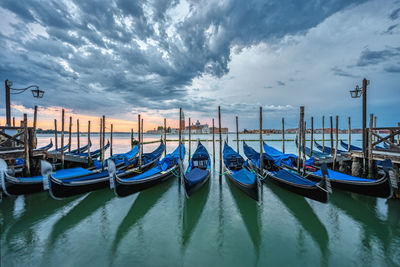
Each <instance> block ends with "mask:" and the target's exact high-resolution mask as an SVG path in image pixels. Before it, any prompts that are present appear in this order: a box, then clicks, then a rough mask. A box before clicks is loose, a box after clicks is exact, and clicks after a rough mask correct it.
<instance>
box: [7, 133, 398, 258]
mask: <svg viewBox="0 0 400 267" xmlns="http://www.w3.org/2000/svg"><path fill="white" fill-rule="evenodd" d="M43 142H44V141H43ZM116 143H117V144H119V143H118V142H116ZM120 143H121V144H122V143H124V142H123V140H122V141H120ZM156 145H157V144H155V146H156ZM205 145H206V146H207V148H208V150H209V151H210V152H211V151H212V144H211V143H209V144H205ZM252 145H253V146H254V147H257V144H256V143H254V144H252ZM123 147H124V146H123ZM277 147H279V144H278V145H277ZM153 148H154V146H153V147H148V148H147V149H149V150H151V149H153ZM217 148H218V146H217ZM172 149H173V145H171V147H170V148H169V150H172ZM116 150H117V152H118V149H116ZM120 150H122V147H121V148H120ZM193 150H194V149H193V148H192V153H193ZM217 151H218V149H217ZM218 162H219V161H218V159H217V161H216V164H217V167H216V168H217V169H219V167H218ZM0 216H1V224H0V226H1V243H0V244H1V266H396V265H400V201H392V200H389V201H388V200H386V199H376V198H371V197H364V196H360V195H356V194H350V193H346V192H341V191H335V192H334V194H332V195H331V197H330V202H329V203H328V204H322V203H318V202H315V201H312V200H308V199H305V198H303V197H301V196H298V195H295V194H293V193H290V192H287V191H285V190H284V189H281V188H280V187H277V186H275V185H272V184H269V183H267V184H264V185H263V186H262V194H261V200H260V201H259V202H255V201H254V200H252V199H251V198H249V197H247V196H246V195H245V194H243V193H242V192H241V191H240V190H238V189H237V188H236V187H235V186H233V185H231V184H230V183H229V181H228V180H227V178H226V177H224V176H222V177H221V179H220V177H219V176H218V175H217V174H214V175H213V176H212V177H211V179H210V182H209V183H208V184H207V185H206V186H205V187H203V188H202V189H201V190H200V191H198V192H197V193H195V195H194V196H193V197H192V198H190V199H187V198H186V197H185V193H184V187H183V186H182V185H181V184H180V181H179V180H178V179H177V178H175V177H174V178H172V179H170V180H168V181H166V182H165V183H163V184H160V185H158V186H156V187H153V188H151V189H148V190H146V191H143V192H141V193H138V194H134V195H131V196H129V197H126V198H117V197H115V195H114V193H113V192H112V191H111V190H110V189H104V190H99V191H95V192H91V193H89V194H85V195H79V196H77V197H73V198H68V199H65V200H62V201H57V200H53V199H51V197H50V196H49V195H48V193H38V194H34V195H29V196H19V197H17V198H15V199H11V198H5V199H3V202H2V203H0Z"/></svg>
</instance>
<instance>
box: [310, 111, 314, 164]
mask: <svg viewBox="0 0 400 267" xmlns="http://www.w3.org/2000/svg"><path fill="white" fill-rule="evenodd" d="M313 143H314V117H311V144H310V157H312V152H313Z"/></svg>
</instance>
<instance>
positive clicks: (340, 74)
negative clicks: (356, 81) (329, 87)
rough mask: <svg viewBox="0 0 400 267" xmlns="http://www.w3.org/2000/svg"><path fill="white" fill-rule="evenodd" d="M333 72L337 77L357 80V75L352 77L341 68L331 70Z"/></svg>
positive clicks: (336, 67)
mask: <svg viewBox="0 0 400 267" xmlns="http://www.w3.org/2000/svg"><path fill="white" fill-rule="evenodd" d="M331 71H332V72H333V74H334V75H336V76H341V77H349V78H357V76H356V75H352V74H350V73H348V72H346V71H344V70H342V69H341V68H339V67H338V66H335V67H333V68H331Z"/></svg>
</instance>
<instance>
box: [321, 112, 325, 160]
mask: <svg viewBox="0 0 400 267" xmlns="http://www.w3.org/2000/svg"><path fill="white" fill-rule="evenodd" d="M324 152H325V116H322V153H324Z"/></svg>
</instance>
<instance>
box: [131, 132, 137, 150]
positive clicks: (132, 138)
mask: <svg viewBox="0 0 400 267" xmlns="http://www.w3.org/2000/svg"><path fill="white" fill-rule="evenodd" d="M138 134H139V133H138ZM138 141H139V140H138ZM132 148H133V129H132V128H131V149H132Z"/></svg>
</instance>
